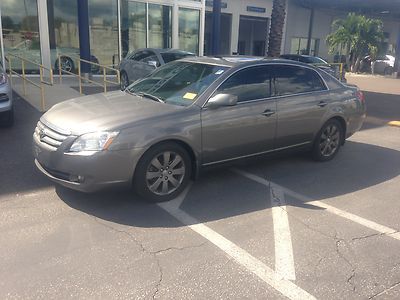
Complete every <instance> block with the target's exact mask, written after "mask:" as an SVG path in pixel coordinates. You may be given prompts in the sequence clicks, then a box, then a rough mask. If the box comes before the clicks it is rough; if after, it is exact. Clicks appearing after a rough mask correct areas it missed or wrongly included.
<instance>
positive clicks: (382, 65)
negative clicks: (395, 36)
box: [360, 54, 395, 75]
mask: <svg viewBox="0 0 400 300" xmlns="http://www.w3.org/2000/svg"><path fill="white" fill-rule="evenodd" d="M394 61H395V57H394V56H392V55H389V54H386V55H382V56H378V57H377V58H376V60H375V64H374V72H373V73H374V74H383V75H391V74H392V73H393V71H394ZM371 65H372V63H371V58H370V56H369V55H368V56H366V57H364V58H363V59H362V61H361V66H360V69H361V71H362V72H371V73H372V68H371Z"/></svg>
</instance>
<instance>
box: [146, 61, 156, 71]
mask: <svg viewBox="0 0 400 300" xmlns="http://www.w3.org/2000/svg"><path fill="white" fill-rule="evenodd" d="M147 64H148V65H149V66H152V67H154V69H155V68H157V67H158V64H157V62H156V61H155V60H149V61H148V62H147Z"/></svg>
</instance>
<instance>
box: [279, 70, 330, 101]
mask: <svg viewBox="0 0 400 300" xmlns="http://www.w3.org/2000/svg"><path fill="white" fill-rule="evenodd" d="M275 88H276V93H277V95H278V96H283V95H293V94H301V93H308V92H314V91H323V90H326V87H325V85H324V83H323V82H322V80H321V78H320V77H319V76H318V74H317V73H316V72H315V71H313V70H310V69H308V68H302V67H298V66H288V65H279V66H276V67H275Z"/></svg>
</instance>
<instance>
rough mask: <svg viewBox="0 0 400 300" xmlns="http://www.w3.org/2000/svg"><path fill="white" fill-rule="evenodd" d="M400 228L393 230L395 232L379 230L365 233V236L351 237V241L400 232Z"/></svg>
mask: <svg viewBox="0 0 400 300" xmlns="http://www.w3.org/2000/svg"><path fill="white" fill-rule="evenodd" d="M399 232H400V231H399V230H396V231H393V232H378V233H372V234H368V235H364V236H360V237H354V238H352V239H351V241H352V242H353V241H358V240H363V239H368V238H370V237H376V236H388V235H392V234H396V233H399Z"/></svg>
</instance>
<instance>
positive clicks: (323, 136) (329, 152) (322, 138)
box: [312, 119, 344, 161]
mask: <svg viewBox="0 0 400 300" xmlns="http://www.w3.org/2000/svg"><path fill="white" fill-rule="evenodd" d="M343 135H344V130H343V128H342V125H341V124H340V122H339V121H338V120H335V119H331V120H329V121H328V122H326V123H325V124H324V126H322V128H321V130H320V131H319V132H318V134H317V135H316V137H315V140H314V144H313V148H312V157H313V159H314V160H316V161H328V160H331V159H333V158H334V157H335V156H336V154H337V153H338V152H339V149H340V146H341V145H342V141H343Z"/></svg>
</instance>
